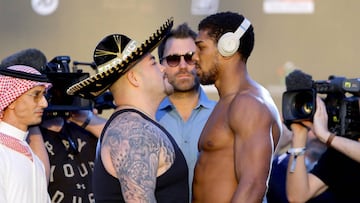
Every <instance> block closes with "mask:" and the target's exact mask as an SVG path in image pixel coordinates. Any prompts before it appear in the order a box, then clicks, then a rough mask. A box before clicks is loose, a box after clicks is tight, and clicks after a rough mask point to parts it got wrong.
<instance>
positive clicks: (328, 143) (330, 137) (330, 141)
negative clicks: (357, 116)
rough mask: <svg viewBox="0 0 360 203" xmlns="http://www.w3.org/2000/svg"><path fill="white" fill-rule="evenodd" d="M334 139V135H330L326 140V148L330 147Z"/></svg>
mask: <svg viewBox="0 0 360 203" xmlns="http://www.w3.org/2000/svg"><path fill="white" fill-rule="evenodd" d="M334 137H335V134H333V133H330V135H329V137H328V139H327V140H326V146H328V147H331V143H332V141H333V139H334Z"/></svg>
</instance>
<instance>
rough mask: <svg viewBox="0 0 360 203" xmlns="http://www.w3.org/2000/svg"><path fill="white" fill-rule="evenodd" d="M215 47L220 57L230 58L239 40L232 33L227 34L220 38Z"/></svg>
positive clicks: (238, 44) (237, 46)
mask: <svg viewBox="0 0 360 203" xmlns="http://www.w3.org/2000/svg"><path fill="white" fill-rule="evenodd" d="M217 46H218V51H219V52H220V54H221V55H222V56H231V55H233V54H235V52H236V51H237V50H238V48H239V46H240V39H239V37H238V36H236V34H234V33H233V32H227V33H225V34H223V35H222V36H221V37H220V39H219V41H218V45H217Z"/></svg>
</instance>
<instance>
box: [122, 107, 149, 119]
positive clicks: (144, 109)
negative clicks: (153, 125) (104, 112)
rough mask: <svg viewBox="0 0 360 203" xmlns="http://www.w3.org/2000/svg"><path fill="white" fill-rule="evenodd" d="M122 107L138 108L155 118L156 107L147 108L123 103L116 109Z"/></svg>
mask: <svg viewBox="0 0 360 203" xmlns="http://www.w3.org/2000/svg"><path fill="white" fill-rule="evenodd" d="M121 109H135V110H138V111H140V112H142V113H143V114H145V115H147V116H148V117H150V118H151V119H153V120H155V113H156V109H155V110H150V109H149V108H146V107H141V106H134V105H131V104H121V105H119V106H118V107H117V108H116V111H118V110H121Z"/></svg>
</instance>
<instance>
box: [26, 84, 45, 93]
mask: <svg viewBox="0 0 360 203" xmlns="http://www.w3.org/2000/svg"><path fill="white" fill-rule="evenodd" d="M45 89H46V87H45V86H44V85H37V86H35V87H33V88H31V89H29V90H28V92H32V91H45Z"/></svg>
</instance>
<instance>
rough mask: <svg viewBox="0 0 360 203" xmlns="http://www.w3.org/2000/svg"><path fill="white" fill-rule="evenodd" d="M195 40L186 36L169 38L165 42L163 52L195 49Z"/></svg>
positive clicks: (180, 51) (181, 51)
mask: <svg viewBox="0 0 360 203" xmlns="http://www.w3.org/2000/svg"><path fill="white" fill-rule="evenodd" d="M195 49H196V45H195V41H194V39H193V38H191V37H187V38H174V37H172V38H169V39H168V41H167V42H166V46H165V52H167V53H170V54H172V53H179V54H184V53H185V52H189V51H195Z"/></svg>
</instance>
